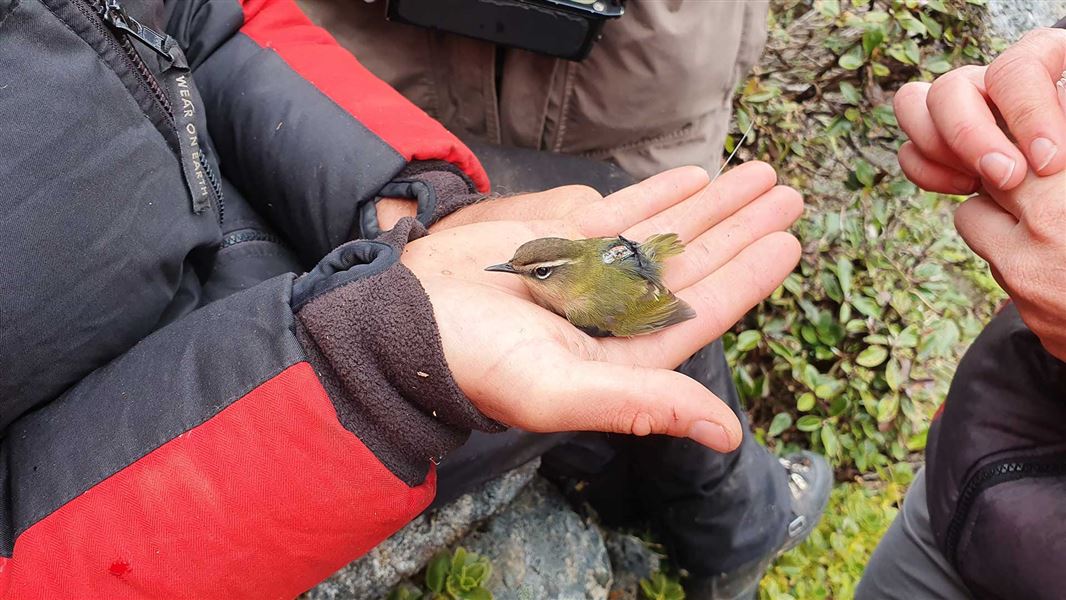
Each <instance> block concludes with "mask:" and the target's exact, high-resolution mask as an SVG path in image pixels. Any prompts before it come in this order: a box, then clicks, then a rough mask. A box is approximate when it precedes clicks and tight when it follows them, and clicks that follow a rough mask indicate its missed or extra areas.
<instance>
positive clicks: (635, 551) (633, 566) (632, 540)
mask: <svg viewBox="0 0 1066 600" xmlns="http://www.w3.org/2000/svg"><path fill="white" fill-rule="evenodd" d="M603 539H604V543H605V544H606V546H607V554H608V556H610V558H611V569H612V571H613V572H614V583H613V584H612V585H611V594H610V597H611V600H640V599H642V598H643V596H642V595H641V592H640V580H641V579H644V578H646V577H650V576H651V574H652V573H654V572H656V571H658V570H659V569H660V568H661V566H662V556H660V555H659V554H656V553H655V552H654V551H653V550H652V549H651V548H649V547H648V545H647V544H645V543H644V541H643V540H641V539H640V538H638V537H637V536H635V535H629V534H626V533H619V532H615V531H609V530H608V531H604V533H603Z"/></svg>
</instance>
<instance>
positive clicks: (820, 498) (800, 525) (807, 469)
mask: <svg viewBox="0 0 1066 600" xmlns="http://www.w3.org/2000/svg"><path fill="white" fill-rule="evenodd" d="M778 461H779V462H780V463H781V466H782V467H783V468H784V470H785V476H786V477H788V488H789V491H790V492H791V494H792V520H791V521H790V522H789V524H788V533H787V534H786V535H785V538H784V539H783V540H781V544H780V545H779V546H778V547H777V548H775V549H774V550H773V551H772V552H770V553H769V554H767V555H766V556H764V557H763V558H760V559H758V560H755V561H752V562H750V563H748V564H746V565H743V566H741V567H739V568H737V569H734V570H732V571H730V572H728V573H722V574H720V575H715V576H712V577H702V578H698V579H689V580H688V581H687V582H685V596H686V598H689V599H690V600H750V599H752V598H756V597H757V594H758V592H759V582H760V581H761V580H762V577H763V575H764V574H766V570H767V569H769V568H770V564H771V563H772V562H773V561H774V559H775V558H777V557H778V556H780V555H781V554H783V553H785V552H788V551H789V550H791V549H793V548H795V547H796V546H798V545H799V544H800V542H802V541H803V540H804V539H805V538H806V537H807V536H808V535H810V533H811V532H812V531H814V527H815V525H817V524H818V521H819V520H820V519H821V518H822V513H824V512H825V506H826V504H827V503H828V502H829V492H830V490H832V488H833V470H832V469H831V468H829V463H828V462H826V460H825V458H824V457H822V456H821V455H819V454H815V453H813V452H807V451H803V452H799V453H796V454H791V455H789V456H787V457H784V458H780V459H778Z"/></svg>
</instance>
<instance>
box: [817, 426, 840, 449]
mask: <svg viewBox="0 0 1066 600" xmlns="http://www.w3.org/2000/svg"><path fill="white" fill-rule="evenodd" d="M821 438H822V447H823V448H825V453H826V454H828V455H829V456H837V455H839V454H840V440H839V439H837V434H836V432H835V431H833V425H832V424H831V423H826V424H825V425H823V426H822V431H821Z"/></svg>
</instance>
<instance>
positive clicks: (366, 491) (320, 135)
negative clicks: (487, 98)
mask: <svg viewBox="0 0 1066 600" xmlns="http://www.w3.org/2000/svg"><path fill="white" fill-rule="evenodd" d="M121 8H122V9H124V10H125V11H126V13H123V12H122V10H120V7H119V6H117V3H115V2H114V1H113V0H111V1H106V0H0V250H2V256H0V431H2V438H0V478H2V480H0V596H3V597H9V598H63V597H77V598H125V597H147V596H153V597H191V598H221V597H225V598H238V597H255V598H268V597H276V598H284V597H292V596H295V595H297V594H299V593H300V592H302V591H304V590H306V589H308V588H310V587H312V586H313V585H314V584H315V583H316V582H318V581H319V580H321V579H323V578H325V577H326V576H328V575H329V574H330V573H331V572H332V571H334V570H335V569H337V568H339V567H341V566H342V565H344V564H345V563H347V562H348V561H350V560H352V559H353V558H355V557H357V556H358V555H360V554H361V553H363V552H365V551H366V550H368V549H369V548H371V547H373V546H374V545H375V544H376V543H377V542H379V541H380V540H381V539H383V538H385V537H386V536H388V535H389V534H391V533H392V532H393V531H395V530H396V529H398V528H399V527H400V526H402V525H403V524H404V523H406V522H407V521H408V520H409V519H411V518H412V517H413V516H415V515H417V514H418V513H419V512H420V511H422V510H423V508H424V507H425V506H426V505H427V504H428V503H429V502H430V500H431V498H432V496H433V494H434V486H435V482H434V472H433V470H432V466H431V460H432V459H433V457H435V456H437V455H439V454H441V453H442V452H446V451H447V450H448V449H449V448H451V447H454V446H455V445H456V444H458V443H460V442H461V440H462V439H463V438H464V436H465V435H466V433H467V432H468V431H469V429H470V428H471V427H483V428H492V427H494V426H495V424H493V423H491V422H488V421H487V420H486V419H484V418H483V417H481V416H480V415H479V414H478V413H477V412H476V411H475V410H474V409H473V408H472V407H471V406H470V405H469V404H468V403H467V402H466V400H465V398H464V397H463V396H462V394H461V392H459V390H458V388H457V386H456V385H455V383H454V381H453V380H452V378H451V376H450V373H449V372H448V370H447V365H446V364H445V363H444V360H443V357H442V354H441V352H440V342H439V339H438V337H437V333H436V329H435V325H434V323H433V314H432V309H431V308H430V306H429V303H428V299H427V298H426V297H425V294H424V292H422V290H421V288H420V287H419V285H418V283H417V280H415V279H414V277H413V275H411V274H410V273H409V272H407V271H406V270H405V269H404V268H403V267H402V266H401V265H399V264H398V262H397V257H398V256H399V250H400V248H401V247H402V245H403V243H404V242H406V241H407V239H408V238H410V237H411V236H414V235H418V234H419V229H420V227H419V226H418V225H417V224H415V223H414V222H412V221H408V222H407V223H405V224H404V225H403V226H402V227H397V228H396V229H394V230H393V231H392V232H390V234H388V235H386V236H383V237H380V238H378V237H377V235H378V233H379V232H378V231H377V224H376V219H375V216H374V214H375V213H374V210H373V203H374V202H375V200H376V198H378V197H379V196H382V195H388V196H407V197H411V198H412V201H417V202H418V206H419V218H418V220H419V221H421V223H422V225H429V224H430V223H432V222H433V220H434V219H436V218H439V217H440V216H441V215H442V214H445V213H446V212H447V211H448V210H450V209H452V208H454V207H455V206H457V205H460V204H462V203H465V202H468V201H471V200H472V199H476V198H477V197H478V195H479V193H482V192H485V191H487V187H488V181H487V178H486V176H485V173H484V172H483V170H482V169H481V167H480V166H479V165H478V163H477V161H476V159H475V158H474V157H473V156H472V155H471V154H470V153H469V151H467V150H466V149H465V148H464V147H463V146H462V145H461V144H460V143H459V142H458V141H457V140H456V139H455V138H454V137H453V136H452V135H451V134H449V133H448V132H447V131H445V130H444V129H443V128H442V127H441V126H440V125H439V124H437V123H436V122H434V121H433V120H431V119H430V118H429V117H427V116H426V115H425V114H424V113H422V112H421V111H420V110H418V109H417V108H415V107H414V106H412V105H411V104H409V103H408V102H407V101H405V100H404V99H403V98H402V97H401V96H400V95H399V94H397V93H395V92H394V91H393V90H392V89H390V88H389V87H387V86H386V85H385V84H384V83H382V82H381V81H379V80H377V79H375V78H374V77H373V76H371V75H370V74H369V73H368V72H367V71H366V70H365V69H363V68H362V67H361V66H360V65H359V64H358V63H357V62H356V60H355V59H354V58H353V57H352V56H351V55H350V54H348V53H347V52H346V51H344V50H343V49H341V48H340V47H338V46H337V45H336V44H335V43H334V41H333V40H332V39H331V38H330V36H329V35H328V34H326V33H325V32H324V31H323V30H321V29H319V28H316V27H314V26H312V24H311V23H310V22H309V21H308V20H307V19H306V18H305V17H304V16H303V15H302V14H301V13H300V12H299V10H298V9H297V8H296V6H295V5H294V4H293V2H292V0H166V1H163V0H123V2H122V7H121ZM138 23H139V24H142V25H145V26H147V27H149V28H151V29H152V30H154V31H155V32H160V33H162V34H165V35H160V36H156V35H154V34H153V33H152V32H151V31H146V30H141V29H139V28H138V25H137V24H138ZM373 238H376V239H373ZM371 239H373V241H366V240H371ZM349 240H364V241H354V242H349ZM346 242H349V243H346ZM304 271H308V273H306V274H305V275H302V276H299V277H298V276H297V275H294V274H293V273H294V272H295V273H302V272H304ZM408 366H409V367H410V368H408Z"/></svg>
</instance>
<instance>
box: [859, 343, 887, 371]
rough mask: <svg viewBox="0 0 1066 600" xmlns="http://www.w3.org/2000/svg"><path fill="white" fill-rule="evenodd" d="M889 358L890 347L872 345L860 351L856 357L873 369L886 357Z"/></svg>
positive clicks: (863, 364) (862, 363) (865, 365)
mask: <svg viewBox="0 0 1066 600" xmlns="http://www.w3.org/2000/svg"><path fill="white" fill-rule="evenodd" d="M887 358H888V348H885V347H884V346H870V347H868V348H866V349H865V350H863V351H862V352H860V353H859V356H857V357H856V358H855V362H857V363H859V364H860V365H862V366H864V367H866V368H868V369H872V368H874V367H876V366H877V365H879V364H881V363H883V362H885V359H887Z"/></svg>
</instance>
